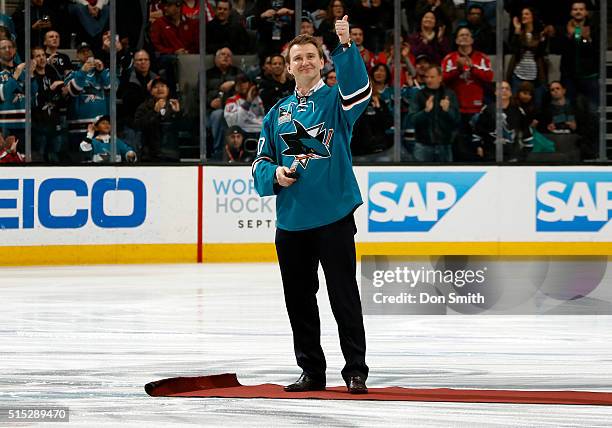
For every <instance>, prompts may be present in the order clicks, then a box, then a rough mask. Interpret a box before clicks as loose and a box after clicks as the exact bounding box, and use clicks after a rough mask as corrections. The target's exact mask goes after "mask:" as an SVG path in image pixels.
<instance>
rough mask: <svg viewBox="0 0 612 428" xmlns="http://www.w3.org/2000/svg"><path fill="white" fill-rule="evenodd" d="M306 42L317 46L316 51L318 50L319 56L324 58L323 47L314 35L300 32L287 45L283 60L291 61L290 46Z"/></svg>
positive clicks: (305, 43)
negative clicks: (285, 55)
mask: <svg viewBox="0 0 612 428" xmlns="http://www.w3.org/2000/svg"><path fill="white" fill-rule="evenodd" d="M308 44H311V45H314V47H316V48H317V51H318V52H319V58H321V59H323V58H325V54H324V53H323V47H322V46H321V43H320V42H319V40H318V39H317V38H316V37H313V36H311V35H309V34H300V35H299V36H297V37H296V38H294V39H293V40H291V41H290V42H289V44H288V45H287V58H285V61H286V62H287V63H291V48H292V47H293V46H295V45H308Z"/></svg>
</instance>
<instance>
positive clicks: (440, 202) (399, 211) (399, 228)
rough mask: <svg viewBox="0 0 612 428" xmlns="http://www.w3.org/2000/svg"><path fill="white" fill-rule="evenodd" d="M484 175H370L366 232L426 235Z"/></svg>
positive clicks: (375, 173)
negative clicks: (420, 233) (418, 233)
mask: <svg viewBox="0 0 612 428" xmlns="http://www.w3.org/2000/svg"><path fill="white" fill-rule="evenodd" d="M484 174H485V173H484V172H371V173H370V174H369V185H368V188H369V190H368V200H369V204H368V231H370V232H428V231H430V230H431V228H432V227H433V226H434V225H435V224H436V223H437V222H438V221H440V219H441V218H442V217H444V215H446V213H447V212H448V211H449V210H450V209H451V208H452V207H453V206H455V204H457V202H458V201H459V200H460V199H461V198H462V197H463V196H464V195H465V194H466V192H467V191H468V190H470V189H471V188H472V186H474V184H476V182H477V181H478V180H480V178H481V177H482V176H483V175H484Z"/></svg>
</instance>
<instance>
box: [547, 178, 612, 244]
mask: <svg viewBox="0 0 612 428" xmlns="http://www.w3.org/2000/svg"><path fill="white" fill-rule="evenodd" d="M536 189H537V190H536V231H538V232H598V231H599V230H601V229H602V228H603V227H604V226H605V225H606V224H607V223H608V221H610V210H612V172H538V173H536Z"/></svg>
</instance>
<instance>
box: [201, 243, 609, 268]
mask: <svg viewBox="0 0 612 428" xmlns="http://www.w3.org/2000/svg"><path fill="white" fill-rule="evenodd" d="M364 255H389V256H397V255H407V256H416V255H425V256H428V255H483V256H497V255H502V256H534V255H535V256H540V255H550V256H563V255H568V256H578V255H582V256H586V255H612V242H360V243H357V258H358V259H359V258H360V257H361V256H364ZM203 261H204V262H250V263H252V262H272V261H276V251H275V249H274V244H271V243H269V244H204V246H203Z"/></svg>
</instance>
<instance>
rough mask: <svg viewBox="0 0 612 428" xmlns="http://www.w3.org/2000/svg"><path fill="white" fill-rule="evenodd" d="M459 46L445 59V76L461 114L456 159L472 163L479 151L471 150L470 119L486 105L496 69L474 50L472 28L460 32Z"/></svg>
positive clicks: (443, 68) (457, 40)
mask: <svg viewBox="0 0 612 428" xmlns="http://www.w3.org/2000/svg"><path fill="white" fill-rule="evenodd" d="M455 43H456V44H457V50H456V51H454V52H451V53H449V54H448V55H446V57H444V59H443V60H442V73H443V78H444V83H445V84H446V85H447V86H448V87H449V88H450V89H452V90H453V91H454V92H455V94H456V95H457V99H458V101H459V111H460V113H461V135H460V139H459V144H458V146H457V153H456V159H458V160H472V159H471V157H472V156H473V154H474V153H475V151H474V150H473V148H472V147H471V146H472V132H471V126H470V120H471V119H472V117H473V116H474V114H476V113H478V112H480V110H481V109H482V107H483V106H484V98H485V91H486V90H487V89H488V86H489V85H491V82H492V81H493V70H491V60H490V59H489V57H488V56H487V55H485V54H483V53H482V52H479V51H476V50H474V48H473V45H474V39H473V38H472V31H471V30H470V29H469V28H466V27H463V28H459V30H457V37H456V39H455ZM462 158H464V159H462Z"/></svg>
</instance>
